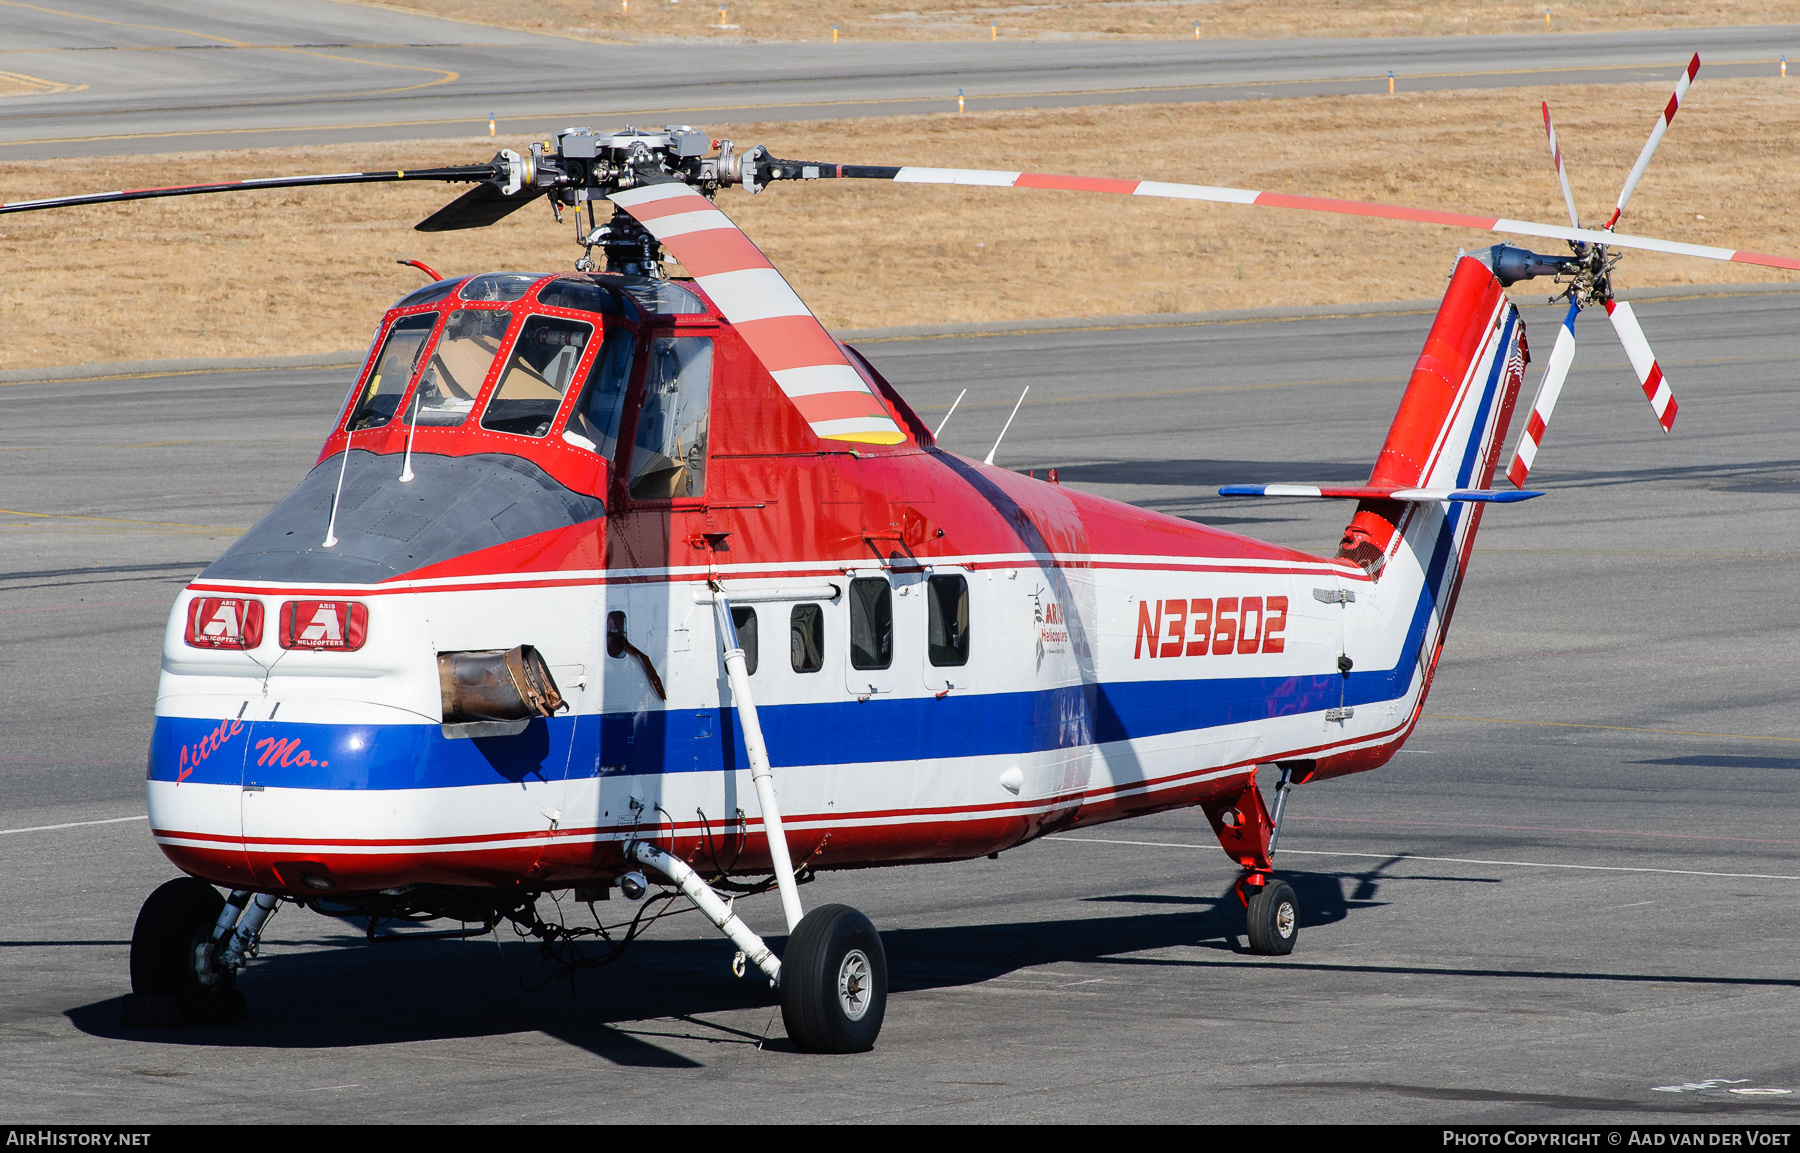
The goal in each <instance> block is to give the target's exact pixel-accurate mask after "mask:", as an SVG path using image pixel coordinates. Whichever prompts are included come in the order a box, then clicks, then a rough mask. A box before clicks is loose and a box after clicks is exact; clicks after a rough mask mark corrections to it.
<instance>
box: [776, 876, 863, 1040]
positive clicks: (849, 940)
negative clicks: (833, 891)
mask: <svg viewBox="0 0 1800 1153" xmlns="http://www.w3.org/2000/svg"><path fill="white" fill-rule="evenodd" d="M886 1015H887V954H886V953H885V952H884V951H883V950H882V948H881V934H879V933H877V932H876V931H875V926H874V925H873V924H872V923H870V921H869V919H868V918H867V917H865V916H863V915H862V914H861V913H859V912H857V911H856V910H855V909H852V908H851V907H850V906H848V905H821V906H820V907H819V908H817V909H814V910H813V911H812V912H810V913H808V914H806V916H805V917H803V918H801V920H800V924H799V925H797V926H796V927H795V928H794V933H793V936H791V937H789V938H788V943H787V948H786V949H785V950H783V951H782V956H781V1020H782V1023H783V1024H785V1025H786V1026H787V1033H788V1039H789V1040H791V1041H793V1043H794V1044H795V1045H796V1046H797V1047H798V1048H799V1049H800V1050H801V1051H802V1052H806V1053H862V1052H865V1051H867V1050H868V1049H871V1048H873V1047H874V1045H875V1038H876V1036H877V1035H879V1034H880V1032H881V1021H882V1018H883V1017H885V1016H886Z"/></svg>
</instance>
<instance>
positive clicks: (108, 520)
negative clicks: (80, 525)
mask: <svg viewBox="0 0 1800 1153" xmlns="http://www.w3.org/2000/svg"><path fill="white" fill-rule="evenodd" d="M0 516H28V517H36V518H43V519H46V520H80V521H100V522H103V523H105V524H132V525H141V526H143V527H145V528H185V529H194V530H199V531H204V532H243V531H244V528H243V526H242V525H235V526H234V525H223V524H180V523H176V522H173V521H165V520H128V519H126V518H125V517H119V516H80V515H78V514H76V513H72V512H27V511H25V510H24V509H17V508H0ZM8 527H13V528H17V527H23V526H18V525H12V526H8ZM32 527H36V526H32Z"/></svg>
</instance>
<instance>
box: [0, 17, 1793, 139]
mask: <svg viewBox="0 0 1800 1153" xmlns="http://www.w3.org/2000/svg"><path fill="white" fill-rule="evenodd" d="M1797 49H1800V26H1780V27H1773V28H1755V27H1742V28H1720V29H1690V30H1681V31H1675V32H1629V33H1619V34H1606V35H1563V34H1550V35H1542V36H1538V35H1532V36H1457V37H1412V38H1403V39H1359V38H1345V39H1320V40H1257V41H1217V40H1200V41H1195V40H1186V39H1174V40H1168V41H1105V40H1071V41H1058V40H1019V41H1007V40H1002V41H1000V42H998V43H994V42H986V41H976V42H954V43H929V42H927V43H890V42H880V43H841V44H831V43H829V42H826V41H822V42H815V43H800V44H793V43H756V42H742V41H740V42H735V43H734V42H721V41H717V40H705V39H696V40H691V41H677V42H661V43H641V44H597V43H593V42H588V41H581V40H573V39H569V38H565V37H559V36H540V35H532V34H529V33H524V32H517V31H512V30H508V29H499V28H488V27H484V26H480V25H473V24H461V23H454V22H451V21H445V20H436V19H432V18H429V17H424V16H415V15H411V14H407V13H403V12H397V11H393V10H388V9H380V8H366V7H360V6H353V5H346V4H335V3H330V2H328V0H282V2H281V3H274V2H272V0H264V2H263V3H257V4H244V3H239V2H236V0H184V2H182V3H174V2H172V0H129V2H127V3H119V2H117V0H57V2H56V3H55V4H51V5H35V4H34V5H25V4H7V5H0V70H4V71H7V72H11V73H16V74H19V75H24V76H28V77H31V78H35V79H37V80H39V81H41V82H42V85H43V87H42V89H41V90H40V91H38V92H36V93H34V94H26V95H18V96H9V97H6V98H5V99H0V160H24V159H36V158H43V157H56V156H93V155H119V154H136V153H145V152H167V151H180V150H190V149H210V148H244V147H258V146H271V145H287V144H318V143H339V142H345V141H364V140H398V139H412V138H440V137H468V136H470V135H475V134H479V133H482V132H484V131H485V129H486V127H487V120H488V117H489V116H497V117H498V118H499V120H500V122H501V124H502V125H503V126H504V130H505V131H506V132H507V133H532V134H538V135H541V134H543V133H546V132H550V131H554V130H556V129H559V128H563V127H566V126H568V125H570V124H576V123H588V124H593V125H595V126H609V125H617V124H622V123H624V122H625V121H627V120H636V121H638V122H639V123H675V122H689V123H697V124H718V123H723V122H741V121H747V120H796V119H804V120H815V119H824V118H829V117H843V116H871V115H889V114H896V113H919V112H949V111H951V110H952V109H953V108H954V107H955V99H956V93H957V91H958V90H959V89H961V90H964V91H965V92H966V94H967V96H968V106H969V108H971V109H972V110H976V111H981V110H985V109H997V108H1017V107H1055V106H1065V105H1075V104H1096V103H1101V104H1110V103H1142V102H1168V101H1197V100H1241V99H1267V98H1270V97H1278V96H1309V95H1329V94H1342V93H1354V92H1377V91H1383V90H1385V85H1386V76H1387V73H1388V71H1389V70H1390V69H1391V70H1393V71H1394V72H1395V73H1396V74H1397V79H1398V82H1399V85H1400V89H1401V91H1402V92H1406V91H1423V90H1434V89H1445V88H1487V87H1501V86H1507V87H1513V86H1535V85H1543V84H1588V83H1612V82H1621V81H1634V80H1644V81H1650V80H1661V81H1668V82H1672V81H1673V80H1674V78H1675V76H1676V75H1677V74H1678V72H1679V70H1680V68H1681V66H1682V65H1683V64H1684V63H1685V62H1686V61H1687V58H1688V56H1689V55H1690V54H1691V53H1693V52H1695V51H1698V52H1700V53H1701V55H1702V57H1703V59H1705V60H1706V62H1707V63H1706V70H1705V72H1704V73H1703V75H1704V76H1708V77H1723V76H1737V75H1766V76H1774V75H1775V71H1776V58H1777V56H1778V55H1780V54H1782V53H1787V54H1789V55H1794V54H1795V51H1796V50H1797ZM1653 107H1654V105H1647V106H1646V115H1649V114H1650V111H1651V109H1652V108H1653Z"/></svg>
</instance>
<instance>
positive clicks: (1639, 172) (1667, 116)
mask: <svg viewBox="0 0 1800 1153" xmlns="http://www.w3.org/2000/svg"><path fill="white" fill-rule="evenodd" d="M1698 71H1700V53H1698V52H1696V53H1694V58H1693V59H1692V60H1689V61H1688V66H1687V71H1686V72H1683V73H1682V74H1681V76H1680V78H1679V79H1677V80H1676V81H1675V95H1673V96H1671V97H1669V102H1668V103H1667V104H1665V105H1663V110H1662V115H1661V116H1659V117H1657V119H1656V127H1654V128H1652V129H1651V130H1650V139H1649V141H1648V142H1646V143H1645V145H1644V150H1643V151H1642V152H1640V153H1638V158H1637V163H1636V164H1634V165H1632V166H1631V175H1630V176H1627V177H1626V178H1625V187H1624V188H1622V189H1621V190H1620V191H1619V206H1618V207H1617V208H1614V209H1613V214H1612V219H1610V220H1608V221H1607V222H1606V224H1605V225H1603V227H1605V228H1608V229H1610V228H1612V226H1613V225H1614V224H1617V223H1618V221H1619V213H1621V212H1623V211H1625V202H1626V201H1627V200H1630V199H1631V194H1632V192H1633V191H1634V190H1635V189H1636V188H1637V186H1638V181H1639V180H1642V179H1643V177H1644V169H1646V168H1648V167H1650V157H1652V156H1654V155H1655V154H1656V146H1657V145H1658V144H1661V143H1662V138H1663V133H1665V132H1667V131H1668V130H1669V122H1670V121H1671V120H1673V119H1675V113H1676V112H1677V111H1679V110H1680V108H1681V98H1682V97H1683V96H1686V95H1687V90H1688V85H1690V84H1692V83H1693V82H1694V73H1696V72H1698Z"/></svg>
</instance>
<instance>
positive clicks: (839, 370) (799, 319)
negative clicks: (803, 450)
mask: <svg viewBox="0 0 1800 1153" xmlns="http://www.w3.org/2000/svg"><path fill="white" fill-rule="evenodd" d="M612 201H613V203H615V204H617V205H618V206H619V207H621V208H623V209H624V210H625V211H627V212H629V213H631V215H632V216H633V217H635V218H636V219H637V221H638V222H639V223H640V224H642V225H643V226H644V227H645V228H646V229H648V230H649V232H650V234H651V235H652V236H654V237H656V239H657V241H658V242H659V243H660V244H662V246H663V247H664V248H666V249H668V250H669V252H670V254H671V255H673V256H674V257H675V259H676V260H678V261H680V262H681V265H682V267H683V268H686V269H687V270H688V272H689V273H691V274H692V275H693V277H694V280H695V281H696V282H697V283H698V284H699V285H700V287H701V288H703V289H705V290H706V294H707V295H708V296H710V297H711V298H712V301H713V303H714V304H716V305H718V307H719V311H720V312H722V313H724V314H725V319H727V320H729V321H730V322H731V324H732V327H734V328H736V329H737V332H738V335H739V336H741V337H743V338H744V343H745V344H748V345H749V346H750V351H752V352H754V353H755V354H756V356H757V359H758V360H761V361H762V363H763V367H764V368H766V369H768V370H769V374H770V375H771V376H773V377H774V378H775V383H776V384H778V385H780V386H781V391H782V392H783V393H784V394H785V395H786V396H787V398H788V399H789V400H791V401H792V402H793V403H794V406H795V407H796V408H798V409H799V410H800V415H801V417H802V418H803V419H805V421H806V422H807V424H808V425H810V426H811V428H812V430H813V433H814V435H816V436H818V437H819V438H820V439H822V440H841V441H849V442H851V443H855V444H900V443H902V442H903V441H905V440H906V433H905V432H904V431H902V430H901V428H900V426H899V424H897V423H896V422H895V421H894V418H893V416H892V415H891V414H889V412H888V410H887V408H886V407H885V406H884V405H883V404H882V402H881V399H880V398H879V397H877V396H876V395H875V393H874V391H873V390H872V389H871V388H870V387H869V385H868V383H867V382H866V381H864V380H863V378H862V374H861V373H859V372H857V371H856V369H855V368H854V367H852V366H851V364H850V362H849V360H848V359H846V358H845V356H844V353H843V350H842V349H840V348H839V347H838V345H837V342H836V341H835V340H833V339H832V338H831V334H830V333H828V332H826V331H825V326H824V325H822V324H820V323H819V320H818V317H816V316H814V315H813V314H812V310H811V309H809V308H807V307H806V305H805V303H804V302H802V301H801V299H800V297H799V296H798V295H797V294H796V293H795V292H794V290H793V288H792V287H790V286H789V284H788V282H787V281H786V280H784V279H782V276H781V273H779V272H777V271H775V267H774V265H772V264H770V263H769V259H768V257H766V256H764V255H763V254H762V251H761V250H760V249H758V248H757V247H756V245H755V244H753V243H752V242H751V240H750V238H749V237H748V236H745V235H744V233H743V231H742V230H741V229H739V228H738V226H737V225H735V224H733V223H732V222H731V220H730V218H729V217H727V216H726V215H725V214H724V213H723V212H720V211H719V209H718V208H717V207H716V206H715V205H714V204H713V202H712V201H710V200H708V199H706V197H704V196H701V195H700V194H699V193H698V192H695V191H693V190H692V189H690V188H689V187H688V186H687V185H685V184H678V183H674V182H669V183H660V184H650V185H645V186H643V187H639V188H631V189H627V190H625V191H623V192H617V193H614V194H613V196H612Z"/></svg>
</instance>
